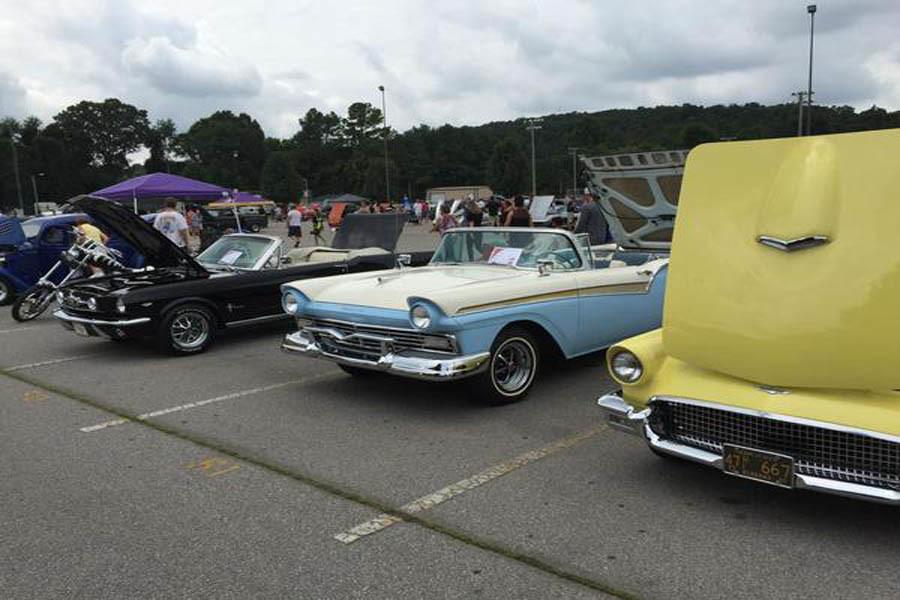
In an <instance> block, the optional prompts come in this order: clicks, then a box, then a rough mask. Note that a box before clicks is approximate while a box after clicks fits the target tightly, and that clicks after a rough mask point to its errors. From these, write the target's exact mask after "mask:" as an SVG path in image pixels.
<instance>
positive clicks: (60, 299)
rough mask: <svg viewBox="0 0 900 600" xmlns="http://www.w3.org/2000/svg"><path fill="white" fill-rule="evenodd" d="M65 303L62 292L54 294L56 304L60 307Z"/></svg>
mask: <svg viewBox="0 0 900 600" xmlns="http://www.w3.org/2000/svg"><path fill="white" fill-rule="evenodd" d="M65 301H66V295H65V294H63V293H62V292H56V302H57V303H58V304H59V305H60V306H62V304H63V303H64V302H65Z"/></svg>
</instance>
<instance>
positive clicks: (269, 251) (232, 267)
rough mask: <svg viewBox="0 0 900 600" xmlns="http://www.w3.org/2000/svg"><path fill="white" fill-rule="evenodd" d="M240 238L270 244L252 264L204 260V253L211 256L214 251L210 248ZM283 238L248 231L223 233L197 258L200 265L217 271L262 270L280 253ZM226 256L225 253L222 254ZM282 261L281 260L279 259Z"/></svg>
mask: <svg viewBox="0 0 900 600" xmlns="http://www.w3.org/2000/svg"><path fill="white" fill-rule="evenodd" d="M238 240H247V241H249V242H251V243H254V244H255V243H258V242H266V243H267V244H268V245H267V246H266V247H265V249H264V250H263V251H262V252H261V253H260V254H259V255H258V257H257V259H256V260H255V261H253V264H251V265H246V264H242V265H236V264H233V263H227V262H222V261H221V260H216V261H212V260H203V257H204V255H207V256H208V257H211V256H212V254H213V252H210V250H214V249H215V248H216V247H217V246H224V245H226V244H230V243H234V242H236V241H238ZM281 244H282V242H281V240H280V239H278V238H275V237H271V236H268V235H257V234H247V233H230V234H228V235H223V236H222V237H220V238H219V239H217V240H216V241H215V242H213V243H212V244H211V245H210V246H209V248H207V249H206V250H204V251H203V252H201V253H200V254H199V255H198V256H197V258H196V260H197V262H198V263H200V265H202V266H203V267H204V268H207V269H210V270H213V271H217V270H226V271H260V270H262V269H263V267H264V266H265V265H266V264H267V263H268V262H269V261H270V260H271V259H272V256H274V255H275V254H276V253H278V252H279V251H280V249H281ZM222 256H224V254H223V255H222ZM279 262H280V261H279Z"/></svg>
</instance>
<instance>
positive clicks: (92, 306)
mask: <svg viewBox="0 0 900 600" xmlns="http://www.w3.org/2000/svg"><path fill="white" fill-rule="evenodd" d="M87 307H88V310H97V299H96V298H88V300H87Z"/></svg>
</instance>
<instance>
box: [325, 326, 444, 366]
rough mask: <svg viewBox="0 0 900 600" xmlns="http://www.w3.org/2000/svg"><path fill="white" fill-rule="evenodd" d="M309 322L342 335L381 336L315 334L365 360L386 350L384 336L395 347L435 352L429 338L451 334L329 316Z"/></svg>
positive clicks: (339, 350) (334, 348)
mask: <svg viewBox="0 0 900 600" xmlns="http://www.w3.org/2000/svg"><path fill="white" fill-rule="evenodd" d="M310 324H311V325H312V326H313V327H321V328H326V329H333V330H336V331H338V332H339V333H340V334H341V335H342V336H348V335H351V334H365V335H371V336H375V337H377V338H379V339H369V338H366V337H354V338H351V339H348V340H337V339H335V338H333V337H331V336H329V335H325V334H320V333H316V334H315V337H316V341H318V342H319V343H320V344H322V345H323V346H324V347H326V348H328V349H329V351H331V352H336V353H338V354H341V355H344V356H349V357H351V358H359V359H364V360H377V359H378V358H379V357H380V356H381V355H382V354H383V352H384V343H385V342H384V340H388V344H389V346H390V348H391V349H392V350H393V351H400V350H428V351H430V352H435V351H436V350H433V349H431V348H428V347H427V346H426V343H425V340H426V338H436V337H443V338H450V336H438V335H434V334H424V333H419V332H418V331H415V330H412V329H400V328H396V327H378V326H374V325H361V324H358V323H349V322H346V321H333V320H330V319H312V320H311V323H310ZM450 340H451V344H452V346H453V347H454V348H455V343H453V342H452V338H450Z"/></svg>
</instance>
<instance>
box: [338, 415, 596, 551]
mask: <svg viewBox="0 0 900 600" xmlns="http://www.w3.org/2000/svg"><path fill="white" fill-rule="evenodd" d="M604 429H606V425H605V424H600V425H597V426H596V427H591V428H590V429H587V430H585V431H580V432H578V433H574V434H572V435H569V436H566V437H564V438H562V439H560V440H557V441H555V442H553V443H551V444H547V445H546V446H544V447H543V448H538V449H536V450H530V451H528V452H525V453H524V454H520V455H519V456H517V457H515V458H513V459H511V460H507V461H505V462H502V463H499V464H496V465H494V466H492V467H488V468H487V469H485V470H483V471H481V472H480V473H476V474H475V475H473V476H471V477H467V478H466V479H463V480H461V481H457V482H456V483H452V484H450V485H448V486H447V487H444V488H441V489H439V490H438V491H436V492H432V493H431V494H428V495H426V496H422V497H421V498H417V499H415V500H413V501H412V502H410V503H409V504H404V505H403V506H401V507H400V508H399V510H398V511H397V512H400V513H408V514H415V513H420V512H423V511H426V510H428V509H431V508H434V507H435V506H437V505H438V504H442V503H444V502H446V501H447V500H450V499H452V498H455V497H457V496H460V495H462V494H465V493H466V492H469V491H471V490H474V489H475V488H477V487H479V486H482V485H484V484H485V483H488V482H489V481H493V480H494V479H497V478H498V477H502V476H504V475H507V474H509V473H512V472H513V471H516V470H518V469H521V468H522V467H524V466H526V465H528V464H531V463H533V462H535V461H538V460H541V459H542V458H546V457H547V456H550V455H551V454H555V453H556V452H559V451H560V450H566V449H568V448H571V447H572V446H575V445H577V444H579V443H581V442H583V441H584V440H586V439H588V438H591V437H593V436H595V435H597V434H598V433H600V432H601V431H603V430H604ZM402 522H403V519H402V518H401V517H399V516H396V515H389V514H381V515H378V516H377V517H375V518H374V519H371V520H369V521H366V522H365V523H360V524H359V525H357V526H355V527H351V528H350V529H348V530H347V531H344V532H342V533H338V534H336V535H335V536H334V539H336V540H338V541H339V542H343V543H344V544H352V543H353V542H355V541H357V540H358V539H360V538H363V537H365V536H367V535H372V534H373V533H377V532H379V531H381V530H383V529H387V528H388V527H390V526H391V525H396V524H397V523H402Z"/></svg>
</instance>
